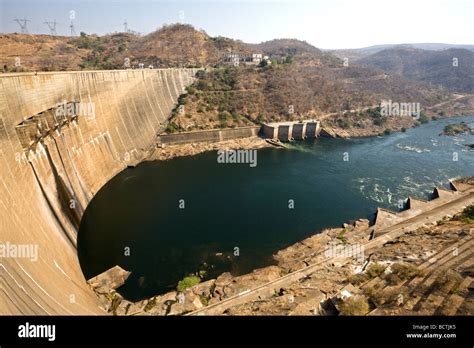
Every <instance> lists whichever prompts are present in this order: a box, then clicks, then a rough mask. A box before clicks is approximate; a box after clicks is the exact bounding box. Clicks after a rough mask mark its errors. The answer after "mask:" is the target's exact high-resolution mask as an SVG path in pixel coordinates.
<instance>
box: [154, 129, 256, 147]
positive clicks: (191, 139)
mask: <svg viewBox="0 0 474 348" xmlns="http://www.w3.org/2000/svg"><path fill="white" fill-rule="evenodd" d="M260 128H261V127H260V126H251V127H239V128H231V129H212V130H202V131H195V132H182V133H175V134H162V135H160V136H159V137H158V142H159V143H161V144H167V145H173V144H189V143H199V142H218V141H224V140H231V139H238V138H248V137H251V136H256V135H257V134H258V132H259V131H260Z"/></svg>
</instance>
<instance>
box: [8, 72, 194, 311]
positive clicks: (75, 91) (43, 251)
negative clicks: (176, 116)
mask: <svg viewBox="0 0 474 348" xmlns="http://www.w3.org/2000/svg"><path fill="white" fill-rule="evenodd" d="M195 73H196V70H194V69H169V70H127V71H100V72H96V71H90V72H68V73H38V74H33V73H32V74H20V75H13V74H8V75H2V76H1V77H0V160H1V163H2V166H1V167H0V173H1V175H0V205H1V209H0V221H1V223H0V247H1V250H0V251H1V252H2V255H1V256H2V257H1V258H0V289H1V295H0V314H93V313H104V312H103V311H102V309H101V308H100V304H99V302H98V300H97V298H96V297H95V295H94V294H93V293H92V292H91V291H90V289H89V287H88V286H87V284H86V282H85V280H84V277H83V275H82V272H81V269H80V267H79V262H78V259H77V253H76V237H77V227H78V224H79V221H80V218H81V216H82V213H83V212H84V210H85V208H86V206H87V204H88V203H89V202H90V200H91V199H92V197H93V196H94V195H95V193H96V192H97V191H98V190H99V189H100V188H101V187H102V186H103V185H104V184H105V183H106V182H107V181H108V180H109V179H110V178H111V177H113V176H114V175H115V174H117V173H118V172H119V171H120V170H122V169H123V168H125V167H126V166H127V165H134V164H136V163H138V162H139V161H140V160H142V159H143V158H144V156H145V155H147V154H148V153H149V151H150V150H151V149H152V147H153V140H154V136H155V135H156V133H157V132H158V131H159V130H161V129H162V124H163V122H164V121H165V120H166V119H167V117H168V116H169V113H170V112H171V110H172V109H173V107H174V106H175V103H176V100H177V98H178V96H179V95H180V94H181V93H183V92H184V89H185V87H186V86H187V85H189V84H190V83H191V82H192V80H193V77H194V74H195ZM61 104H62V105H66V108H65V109H68V108H69V106H71V105H73V106H74V109H73V112H72V113H71V114H67V115H61V114H60V113H59V114H58V112H57V110H58V106H60V105H61Z"/></svg>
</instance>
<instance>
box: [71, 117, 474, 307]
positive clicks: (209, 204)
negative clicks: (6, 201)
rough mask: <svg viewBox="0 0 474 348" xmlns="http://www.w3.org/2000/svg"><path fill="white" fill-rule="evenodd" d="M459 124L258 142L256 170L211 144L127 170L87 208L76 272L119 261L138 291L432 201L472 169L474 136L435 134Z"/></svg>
mask: <svg viewBox="0 0 474 348" xmlns="http://www.w3.org/2000/svg"><path fill="white" fill-rule="evenodd" d="M460 121H465V122H468V123H470V124H471V126H472V127H474V116H473V117H462V118H453V119H450V120H440V121H434V122H431V123H429V124H426V125H422V126H420V127H418V128H414V129H410V130H408V131H407V132H406V133H396V134H392V135H390V136H384V137H375V138H365V139H352V140H330V139H318V140H316V141H314V142H300V143H295V144H294V145H292V146H291V150H289V151H285V150H278V149H273V148H271V149H261V150H258V155H257V156H258V165H257V166H256V167H255V168H251V167H249V165H248V164H219V163H217V154H216V152H207V153H203V154H200V155H197V156H194V157H185V158H177V159H173V160H170V161H167V162H147V163H142V164H140V165H139V166H138V167H136V168H134V169H126V170H124V171H123V172H121V173H120V174H119V175H117V176H116V177H115V178H113V179H112V180H111V181H110V182H109V183H107V184H106V185H105V186H104V188H103V189H101V190H100V192H99V193H98V194H97V196H96V197H95V198H94V199H93V200H92V202H91V204H90V205H89V206H88V208H87V210H86V213H85V215H84V218H83V220H82V222H81V227H80V231H79V238H78V250H79V259H80V262H81V266H82V269H83V272H84V274H85V276H86V278H90V277H92V276H95V275H97V274H99V273H100V272H103V271H105V270H106V269H108V268H110V267H112V266H114V265H116V264H118V265H120V266H122V267H123V268H124V269H127V270H129V271H131V272H132V275H131V276H130V278H129V280H128V281H127V284H126V285H125V286H124V287H122V288H121V289H120V292H121V293H122V294H123V295H124V296H125V297H126V298H129V299H131V300H138V299H141V298H144V297H147V296H152V295H156V294H159V293H163V292H166V291H169V290H172V289H174V288H175V287H176V284H177V282H178V281H179V280H180V279H182V278H183V277H184V276H186V275H188V274H189V273H193V272H196V271H200V270H206V271H207V277H208V278H213V277H216V276H218V275H219V274H221V273H222V272H225V271H231V272H232V273H233V274H242V273H246V272H249V271H251V270H252V269H254V268H257V267H263V266H266V265H268V264H270V263H271V255H272V253H274V252H275V251H276V250H278V249H281V248H284V247H286V246H288V245H290V244H292V243H294V242H297V241H300V240H302V239H304V238H305V237H308V236H310V235H312V234H314V233H315V232H318V231H319V230H320V229H322V228H324V227H329V226H339V225H341V224H342V223H343V222H347V221H349V220H351V219H358V218H363V217H367V218H373V214H374V212H375V209H376V208H377V207H378V206H381V207H388V208H390V209H393V210H398V204H399V200H401V199H402V200H405V199H406V197H407V196H408V195H414V196H419V197H422V198H430V195H431V192H432V189H433V187H434V186H436V185H444V186H446V184H447V182H448V180H449V179H450V178H455V177H459V176H468V175H474V151H472V150H468V149H467V148H466V147H465V146H464V144H473V143H474V136H473V135H460V136H456V137H447V136H438V134H439V133H440V132H441V131H442V129H443V128H444V126H445V125H446V124H448V123H455V122H460ZM454 152H456V153H457V154H458V161H453V153H454ZM344 153H347V154H348V155H349V160H348V161H344V160H343V158H344ZM290 199H291V200H293V201H294V209H289V208H288V205H289V204H288V201H289V200H290ZM180 200H184V203H185V208H184V209H180V207H179V201H180ZM126 247H129V248H130V256H125V255H124V250H125V248H126ZM235 247H238V248H239V256H234V248H235ZM216 253H223V255H222V256H216Z"/></svg>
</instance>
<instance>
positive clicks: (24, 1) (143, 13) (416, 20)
mask: <svg viewBox="0 0 474 348" xmlns="http://www.w3.org/2000/svg"><path fill="white" fill-rule="evenodd" d="M70 11H74V14H75V19H74V25H75V29H76V32H77V33H78V34H79V32H80V31H84V32H86V33H97V34H104V33H110V32H114V31H121V30H123V28H124V25H123V23H124V22H125V21H127V22H128V27H129V29H132V30H136V31H139V32H141V33H149V32H151V31H153V30H155V29H157V28H159V27H160V26H161V25H163V24H164V23H168V24H169V23H176V22H182V23H189V24H192V25H194V26H195V27H197V28H202V29H204V30H205V31H206V32H207V33H208V34H210V35H212V36H217V35H222V36H227V37H231V38H235V39H241V40H243V41H245V42H252V43H257V42H261V41H265V40H270V39H273V38H297V39H301V40H306V41H308V42H309V43H311V44H313V45H315V46H317V47H320V48H356V47H364V46H370V45H376V44H388V43H416V42H437V43H455V44H474V40H473V33H474V0H324V1H323V0H313V1H310V0H307V1H304V0H280V1H266V0H255V1H250V0H244V1H242V0H235V1H225V0H213V1H197V0H188V1H161V0H155V1H153V0H78V1H74V0H49V1H48V0H0V32H3V33H6V32H15V31H16V32H20V27H19V25H18V24H17V23H15V22H14V21H13V20H14V19H15V18H24V17H25V16H26V18H27V19H30V20H31V22H29V23H28V29H29V32H30V33H48V32H49V30H48V28H47V26H46V25H45V24H43V22H45V21H46V20H51V21H52V20H54V19H56V21H57V22H59V24H58V25H57V32H58V34H62V35H69V32H70V28H69V24H70V13H71V12H70Z"/></svg>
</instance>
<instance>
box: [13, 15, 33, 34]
mask: <svg viewBox="0 0 474 348" xmlns="http://www.w3.org/2000/svg"><path fill="white" fill-rule="evenodd" d="M14 21H15V22H17V23H18V25H19V26H20V28H21V32H22V33H23V34H28V28H27V27H26V26H27V24H28V22H31V21H30V20H29V19H26V17H25V18H24V19H18V18H15V19H14Z"/></svg>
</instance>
